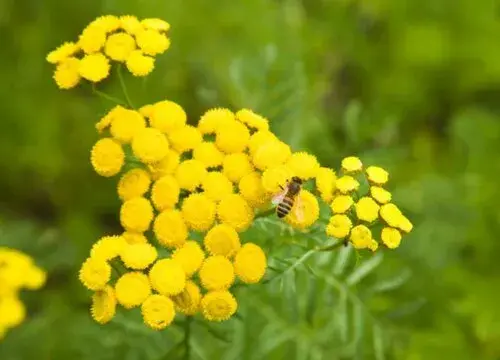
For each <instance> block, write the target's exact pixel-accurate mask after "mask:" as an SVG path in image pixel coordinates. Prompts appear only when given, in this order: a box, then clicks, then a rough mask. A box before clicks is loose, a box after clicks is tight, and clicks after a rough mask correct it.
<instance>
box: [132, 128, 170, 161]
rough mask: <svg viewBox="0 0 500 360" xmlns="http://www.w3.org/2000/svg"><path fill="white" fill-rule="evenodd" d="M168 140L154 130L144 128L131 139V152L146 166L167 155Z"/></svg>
mask: <svg viewBox="0 0 500 360" xmlns="http://www.w3.org/2000/svg"><path fill="white" fill-rule="evenodd" d="M168 148H169V144H168V140H167V138H166V136H165V135H164V134H162V133H161V132H160V131H159V130H157V129H154V128H144V129H142V130H140V131H139V132H137V133H136V134H135V135H134V137H133V138H132V150H133V152H134V155H135V156H137V158H138V159H139V160H140V161H142V162H143V163H146V164H153V163H155V162H158V161H160V160H161V159H163V158H164V157H165V156H167V154H168Z"/></svg>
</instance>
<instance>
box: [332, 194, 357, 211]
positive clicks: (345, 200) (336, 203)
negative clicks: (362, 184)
mask: <svg viewBox="0 0 500 360" xmlns="http://www.w3.org/2000/svg"><path fill="white" fill-rule="evenodd" d="M353 204H354V200H353V199H352V197H350V196H349V195H339V196H336V197H335V198H334V199H333V201H332V203H331V205H330V208H331V209H332V211H333V212H334V213H336V214H343V213H345V212H347V210H349V209H350V208H351V206H352V205H353Z"/></svg>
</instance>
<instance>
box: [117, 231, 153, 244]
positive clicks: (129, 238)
mask: <svg viewBox="0 0 500 360" xmlns="http://www.w3.org/2000/svg"><path fill="white" fill-rule="evenodd" d="M121 237H122V238H123V239H124V240H125V242H126V243H127V244H146V243H147V242H148V239H147V238H146V236H145V235H144V234H142V233H139V232H132V231H124V232H123V233H122V236H121Z"/></svg>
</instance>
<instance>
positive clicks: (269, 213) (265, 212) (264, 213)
mask: <svg viewBox="0 0 500 360" xmlns="http://www.w3.org/2000/svg"><path fill="white" fill-rule="evenodd" d="M274 213H276V209H275V208H270V209H268V210H264V211H261V212H259V213H258V214H256V215H255V219H258V218H262V217H267V216H269V215H272V214H274Z"/></svg>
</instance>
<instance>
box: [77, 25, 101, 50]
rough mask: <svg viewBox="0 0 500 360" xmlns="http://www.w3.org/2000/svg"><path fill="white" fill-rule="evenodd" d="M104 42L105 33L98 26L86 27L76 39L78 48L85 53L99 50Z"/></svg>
mask: <svg viewBox="0 0 500 360" xmlns="http://www.w3.org/2000/svg"><path fill="white" fill-rule="evenodd" d="M105 42H106V32H105V31H104V29H102V28H101V27H100V26H92V25H90V26H87V27H86V28H85V29H84V30H83V31H82V33H81V35H80V37H79V39H78V46H79V47H80V48H81V49H82V50H83V51H84V52H85V53H86V54H92V53H96V52H97V51H99V50H101V49H102V47H103V46H104V43H105Z"/></svg>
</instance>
